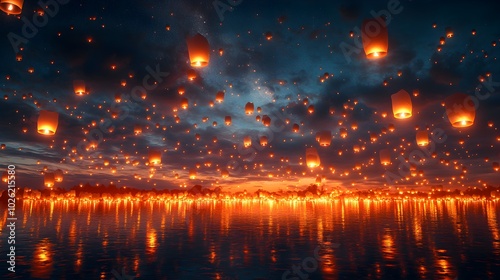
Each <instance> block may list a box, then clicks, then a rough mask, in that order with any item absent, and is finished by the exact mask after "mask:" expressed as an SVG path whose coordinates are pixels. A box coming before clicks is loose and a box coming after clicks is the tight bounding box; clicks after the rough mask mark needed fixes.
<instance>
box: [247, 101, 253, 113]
mask: <svg viewBox="0 0 500 280" xmlns="http://www.w3.org/2000/svg"><path fill="white" fill-rule="evenodd" d="M253 110H254V106H253V103H252V102H248V103H247V104H246V105H245V114H247V115H252V114H253Z"/></svg>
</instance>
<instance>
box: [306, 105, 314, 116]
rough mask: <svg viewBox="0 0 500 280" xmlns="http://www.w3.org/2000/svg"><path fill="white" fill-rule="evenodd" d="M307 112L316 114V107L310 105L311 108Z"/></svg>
mask: <svg viewBox="0 0 500 280" xmlns="http://www.w3.org/2000/svg"><path fill="white" fill-rule="evenodd" d="M307 111H308V112H309V114H312V113H314V105H309V107H307Z"/></svg>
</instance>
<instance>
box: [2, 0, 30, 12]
mask: <svg viewBox="0 0 500 280" xmlns="http://www.w3.org/2000/svg"><path fill="white" fill-rule="evenodd" d="M23 2H24V0H1V1H0V10H2V11H4V12H5V13H6V14H8V15H19V14H21V12H22V10H23Z"/></svg>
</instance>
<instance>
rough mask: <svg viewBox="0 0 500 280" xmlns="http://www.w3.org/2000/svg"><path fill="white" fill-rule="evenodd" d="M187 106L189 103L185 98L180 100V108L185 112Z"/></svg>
mask: <svg viewBox="0 0 500 280" xmlns="http://www.w3.org/2000/svg"><path fill="white" fill-rule="evenodd" d="M188 106H189V101H188V99H187V98H185V97H183V98H182V100H181V108H182V109H184V110H186V109H187V108H188Z"/></svg>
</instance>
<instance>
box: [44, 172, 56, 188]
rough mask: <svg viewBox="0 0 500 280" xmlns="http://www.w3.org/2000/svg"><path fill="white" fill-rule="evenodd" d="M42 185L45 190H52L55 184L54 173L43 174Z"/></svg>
mask: <svg viewBox="0 0 500 280" xmlns="http://www.w3.org/2000/svg"><path fill="white" fill-rule="evenodd" d="M43 183H44V185H45V186H46V187H47V188H52V187H53V186H54V183H55V177H54V173H45V174H44V176H43Z"/></svg>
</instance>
